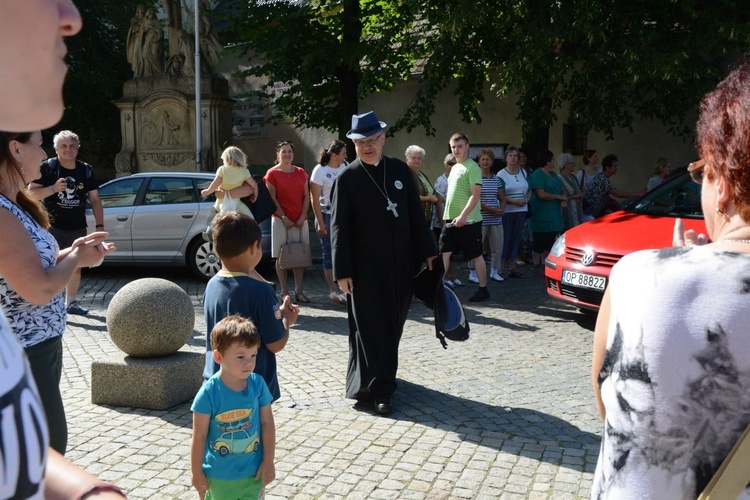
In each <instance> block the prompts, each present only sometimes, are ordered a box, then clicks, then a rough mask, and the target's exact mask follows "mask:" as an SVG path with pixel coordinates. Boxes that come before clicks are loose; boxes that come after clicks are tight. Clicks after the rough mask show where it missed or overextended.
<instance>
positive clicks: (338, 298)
mask: <svg viewBox="0 0 750 500" xmlns="http://www.w3.org/2000/svg"><path fill="white" fill-rule="evenodd" d="M328 298H329V299H331V300H332V301H334V302H335V303H337V304H342V305H346V295H345V294H343V293H342V294H338V293H336V292H331V293H329V294H328Z"/></svg>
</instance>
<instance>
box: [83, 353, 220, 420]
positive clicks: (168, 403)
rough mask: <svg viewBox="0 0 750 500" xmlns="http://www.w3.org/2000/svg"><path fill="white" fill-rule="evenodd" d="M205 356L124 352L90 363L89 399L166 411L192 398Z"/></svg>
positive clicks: (197, 384)
mask: <svg viewBox="0 0 750 500" xmlns="http://www.w3.org/2000/svg"><path fill="white" fill-rule="evenodd" d="M205 359H206V358H205V355H203V354H200V353H193V352H185V351H180V352H177V353H175V354H172V355H170V356H164V357H160V358H150V359H143V358H134V357H132V356H128V355H126V354H125V353H118V354H114V355H112V356H110V357H109V359H106V360H102V361H94V362H93V363H92V364H91V402H92V403H93V404H98V405H111V406H129V407H133V408H143V409H147V410H166V409H167V408H171V407H172V406H175V405H178V404H180V403H183V402H185V401H188V400H190V399H192V398H193V397H194V396H195V394H196V393H197V392H198V389H200V387H201V384H202V383H203V377H202V374H203V365H204V362H205Z"/></svg>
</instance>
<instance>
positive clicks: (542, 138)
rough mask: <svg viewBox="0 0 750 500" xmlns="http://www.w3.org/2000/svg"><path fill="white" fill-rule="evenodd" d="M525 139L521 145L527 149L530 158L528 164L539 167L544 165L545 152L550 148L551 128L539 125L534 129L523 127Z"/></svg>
mask: <svg viewBox="0 0 750 500" xmlns="http://www.w3.org/2000/svg"><path fill="white" fill-rule="evenodd" d="M523 128H524V130H523V141H522V142H521V147H522V148H523V149H524V150H526V156H527V158H528V163H527V166H529V167H531V168H538V167H540V166H542V165H541V164H540V162H542V161H543V159H542V158H543V156H544V153H546V152H547V150H549V128H546V127H537V128H534V129H532V130H526V127H523Z"/></svg>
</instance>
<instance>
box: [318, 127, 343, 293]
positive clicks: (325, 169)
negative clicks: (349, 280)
mask: <svg viewBox="0 0 750 500" xmlns="http://www.w3.org/2000/svg"><path fill="white" fill-rule="evenodd" d="M345 162H346V143H345V142H344V141H339V140H338V139H336V140H334V141H333V142H331V143H330V144H329V145H328V147H327V148H325V149H324V150H322V151H321V152H320V155H319V156H318V165H317V166H316V167H315V168H314V169H313V171H312V175H311V176H310V200H311V201H312V208H313V212H314V213H315V230H316V231H317V232H318V239H320V246H321V248H322V249H323V274H325V277H326V283H328V290H329V292H330V293H329V294H328V298H330V299H331V300H332V301H333V302H336V303H337V304H346V294H345V293H339V289H338V285H337V284H336V282H335V281H334V280H333V260H332V259H331V233H330V232H329V228H330V227H331V186H333V181H334V180H336V176H338V175H339V172H340V171H341V168H342V165H344V163H345Z"/></svg>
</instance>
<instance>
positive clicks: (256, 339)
mask: <svg viewBox="0 0 750 500" xmlns="http://www.w3.org/2000/svg"><path fill="white" fill-rule="evenodd" d="M211 345H212V346H213V354H212V355H213V358H214V360H215V361H216V363H217V364H218V365H219V366H220V369H219V372H218V373H216V374H215V375H213V376H212V377H211V378H210V379H208V381H207V382H206V383H205V384H203V387H201V389H200V391H198V394H197V395H196V396H195V400H194V401H193V406H192V407H191V408H190V409H191V410H192V411H193V438H192V440H191V442H190V469H191V472H192V483H193V486H194V487H195V489H197V490H198V494H199V495H200V497H201V499H203V498H204V497H205V498H206V499H212V500H220V499H229V498H231V499H232V500H234V499H238V498H242V499H251V498H252V499H257V498H259V497H260V498H262V496H261V495H263V494H264V488H265V486H266V485H267V484H268V483H270V482H271V481H273V480H274V479H275V477H276V471H275V468H274V464H273V461H274V454H275V452H276V427H275V425H274V422H273V413H272V411H271V393H270V392H269V391H268V387H267V386H266V383H265V382H264V381H263V377H261V376H260V375H258V374H256V373H253V369H254V368H255V360H256V358H257V355H258V347H259V346H260V336H259V335H258V330H257V329H256V328H255V325H254V324H253V322H252V321H250V320H248V319H245V318H243V317H241V316H238V315H234V316H229V317H228V318H225V319H223V320H221V321H220V322H219V323H217V325H216V326H215V327H214V329H213V330H212V331H211Z"/></svg>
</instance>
